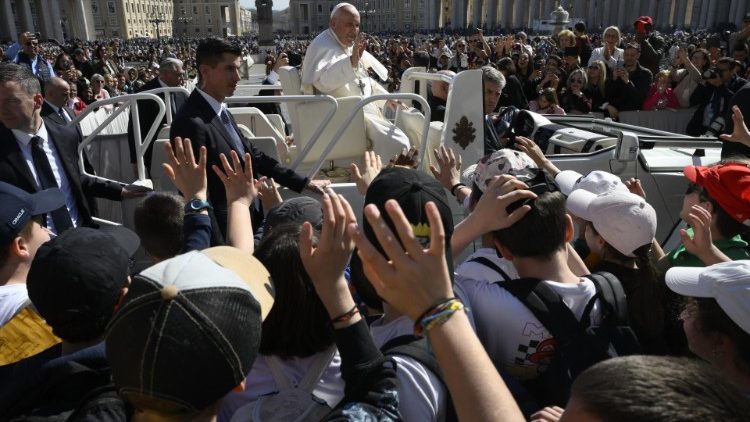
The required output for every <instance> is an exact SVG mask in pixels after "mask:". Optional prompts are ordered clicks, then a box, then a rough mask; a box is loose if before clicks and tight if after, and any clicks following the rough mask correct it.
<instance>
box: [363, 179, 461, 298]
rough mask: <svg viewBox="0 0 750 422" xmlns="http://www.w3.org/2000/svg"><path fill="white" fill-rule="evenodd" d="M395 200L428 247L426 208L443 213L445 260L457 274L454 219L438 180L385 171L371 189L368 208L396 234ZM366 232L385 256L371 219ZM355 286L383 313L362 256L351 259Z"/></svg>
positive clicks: (364, 229) (367, 202)
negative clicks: (391, 206)
mask: <svg viewBox="0 0 750 422" xmlns="http://www.w3.org/2000/svg"><path fill="white" fill-rule="evenodd" d="M389 199H393V200H395V201H396V202H398V205H399V206H400V207H401V210H402V211H403V213H404V215H405V216H406V219H407V220H408V221H409V223H410V224H411V226H412V230H413V231H414V235H415V237H416V238H417V239H418V240H419V241H420V243H422V245H423V246H424V247H427V245H428V244H429V242H430V222H429V220H428V219H427V214H426V213H425V209H424V207H425V205H426V204H427V203H428V202H434V203H435V205H436V206H437V208H438V211H439V212H440V218H441V220H442V223H443V228H444V230H445V257H446V260H447V261H448V270H449V274H453V259H452V254H451V248H450V242H451V235H452V234H453V215H452V213H451V209H450V205H448V197H447V196H446V194H445V190H444V189H443V187H442V186H441V185H440V183H438V181H437V180H435V178H433V177H431V176H428V175H427V174H425V173H423V172H420V171H417V170H414V169H409V168H404V167H393V168H388V169H384V170H383V171H381V172H380V174H379V175H378V176H377V177H376V178H375V179H374V180H373V181H372V183H371V184H370V186H369V187H368V188H367V194H366V195H365V205H368V204H374V205H375V206H377V207H378V210H380V212H381V213H382V215H383V218H384V219H385V221H386V223H387V224H388V227H389V228H390V229H391V231H393V232H394V233H395V232H396V231H395V228H394V225H393V222H392V221H391V219H390V217H389V216H388V214H387V213H386V211H385V203H386V202H387V201H388V200H389ZM363 232H364V234H365V236H366V237H367V239H369V240H370V242H372V244H373V245H374V246H375V248H376V249H377V250H378V251H379V252H380V253H384V251H383V248H382V247H381V246H380V242H378V239H377V237H376V236H375V232H374V231H373V229H372V226H370V224H369V222H368V221H367V219H364V222H363ZM351 282H352V283H353V284H354V286H355V288H356V289H357V293H358V294H359V295H360V297H361V298H362V300H364V301H365V303H366V304H367V305H368V306H370V307H372V308H375V309H382V299H381V298H380V296H378V294H377V293H376V292H375V289H374V288H373V287H372V285H371V284H370V282H369V281H368V280H367V277H366V276H365V275H364V271H363V269H362V262H361V260H360V259H359V255H358V254H356V253H355V254H353V255H352V259H351Z"/></svg>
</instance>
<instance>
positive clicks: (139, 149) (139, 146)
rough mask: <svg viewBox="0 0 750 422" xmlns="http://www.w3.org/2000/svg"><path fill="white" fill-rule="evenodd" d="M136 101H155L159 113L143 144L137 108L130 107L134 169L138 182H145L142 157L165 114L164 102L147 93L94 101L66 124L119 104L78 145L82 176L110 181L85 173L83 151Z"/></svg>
mask: <svg viewBox="0 0 750 422" xmlns="http://www.w3.org/2000/svg"><path fill="white" fill-rule="evenodd" d="M138 100H153V101H156V103H157V105H158V106H159V111H158V112H157V113H156V118H155V119H154V123H152V124H151V128H150V129H149V130H148V133H147V134H146V141H145V142H143V138H141V126H140V124H139V123H140V120H139V116H138V107H130V118H131V121H132V122H133V136H134V138H135V139H136V140H137V141H136V143H135V151H136V160H135V164H136V168H137V170H138V180H145V179H146V166H145V164H144V163H143V155H144V154H145V153H146V150H147V149H148V146H149V144H150V143H151V138H153V136H154V135H155V134H156V131H157V129H158V128H159V126H161V119H162V118H163V117H164V113H165V112H166V106H165V105H164V102H163V101H162V100H161V98H159V96H157V95H154V94H147V93H142V92H141V93H138V94H128V95H122V96H119V97H112V98H107V99H104V100H99V101H94V102H93V103H91V104H89V105H87V106H86V108H85V109H84V110H83V112H82V113H81V114H79V115H78V116H76V118H75V119H73V120H72V121H71V122H69V123H68V125H70V126H72V125H76V124H78V123H80V122H81V120H83V118H84V117H86V116H88V115H89V114H91V113H94V112H95V110H96V109H97V108H99V107H101V106H104V105H109V104H117V103H121V104H120V105H119V106H118V107H117V108H116V109H115V110H114V111H113V112H112V114H111V115H109V116H108V117H107V118H106V119H105V120H104V121H103V122H102V123H101V124H100V125H99V126H98V127H97V128H96V129H94V131H93V132H91V133H90V134H89V135H88V136H86V138H84V139H83V141H82V142H81V143H80V144H79V145H78V166H79V167H80V169H81V173H82V174H88V175H89V176H94V177H98V178H99V179H104V180H110V179H107V178H105V177H101V176H96V175H93V174H89V173H87V172H86V169H85V167H84V165H83V149H84V148H86V146H88V144H90V143H91V142H93V141H94V138H95V137H96V136H97V135H99V133H100V132H101V131H102V130H104V128H105V127H107V125H108V124H110V123H111V122H112V121H113V120H114V119H115V118H116V117H117V116H118V115H119V114H120V113H122V112H123V110H125V108H126V106H130V105H131V104H135V103H136V101H138Z"/></svg>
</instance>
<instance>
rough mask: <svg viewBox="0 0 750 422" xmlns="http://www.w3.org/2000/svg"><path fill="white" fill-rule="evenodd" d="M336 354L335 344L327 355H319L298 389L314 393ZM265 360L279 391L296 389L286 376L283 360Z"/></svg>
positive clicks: (273, 357) (268, 358)
mask: <svg viewBox="0 0 750 422" xmlns="http://www.w3.org/2000/svg"><path fill="white" fill-rule="evenodd" d="M335 354H336V345H335V344H333V345H331V346H330V347H329V348H328V349H327V350H326V352H325V353H320V354H318V356H316V357H315V359H314V360H313V362H312V364H311V365H310V368H309V369H308V370H307V372H306V373H305V376H304V377H302V379H301V380H300V382H299V383H298V384H297V386H296V387H297V388H299V389H301V390H304V391H307V392H308V393H312V391H313V390H314V389H315V386H316V385H317V384H318V382H319V381H320V378H321V377H322V376H323V373H324V372H325V371H326V369H328V366H329V365H330V364H331V361H332V360H333V356H334V355H335ZM265 358H266V363H268V369H270V370H271V376H272V377H273V380H274V382H275V383H276V388H278V390H279V391H283V390H288V389H291V388H295V385H294V383H292V381H290V380H289V377H287V376H286V374H284V371H283V369H282V363H281V359H279V358H278V357H276V356H265Z"/></svg>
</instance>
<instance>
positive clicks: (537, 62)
mask: <svg viewBox="0 0 750 422" xmlns="http://www.w3.org/2000/svg"><path fill="white" fill-rule="evenodd" d="M543 67H544V60H534V70H539V69H541V68H543Z"/></svg>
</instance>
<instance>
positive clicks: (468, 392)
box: [348, 200, 523, 421]
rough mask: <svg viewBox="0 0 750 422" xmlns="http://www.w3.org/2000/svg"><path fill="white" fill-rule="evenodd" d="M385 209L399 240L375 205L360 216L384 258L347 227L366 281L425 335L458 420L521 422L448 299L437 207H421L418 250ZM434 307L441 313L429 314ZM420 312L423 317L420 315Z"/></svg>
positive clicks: (394, 213)
mask: <svg viewBox="0 0 750 422" xmlns="http://www.w3.org/2000/svg"><path fill="white" fill-rule="evenodd" d="M385 209H386V212H387V213H388V215H389V216H390V217H391V219H392V221H393V222H394V224H395V227H396V231H397V233H398V237H396V234H394V233H393V232H391V230H389V229H388V226H387V224H386V223H385V221H384V219H383V217H382V215H381V214H380V212H379V211H378V209H377V207H375V206H374V205H368V206H367V207H366V208H365V211H364V213H365V217H366V218H367V220H368V221H369V222H370V224H371V226H372V227H373V230H374V231H375V235H376V236H377V238H378V241H379V242H380V245H381V246H382V247H383V249H384V251H385V253H386V255H387V257H386V256H383V254H381V253H380V252H378V251H377V249H375V247H374V246H373V245H372V243H370V242H369V240H368V239H367V238H366V237H365V236H364V234H363V233H362V231H361V230H360V228H359V227H358V226H357V225H356V224H350V225H349V227H348V230H349V233H350V234H351V235H352V237H353V238H354V240H355V243H356V244H357V247H358V248H359V256H360V257H361V258H362V263H363V265H364V270H365V274H366V275H367V277H368V279H369V280H370V281H371V282H372V284H373V286H374V287H375V289H376V290H377V292H378V294H379V295H380V296H381V297H383V298H384V299H385V300H386V301H387V302H388V303H389V304H391V305H392V306H394V307H395V308H396V309H398V310H399V311H401V312H403V313H404V314H406V315H408V316H409V318H411V319H412V320H413V321H416V324H415V327H417V326H420V327H422V328H423V330H424V332H425V333H426V334H427V338H428V340H429V341H430V344H431V345H432V348H433V351H434V352H435V357H436V358H437V361H438V363H439V364H440V367H441V369H442V370H443V374H444V377H445V381H446V384H447V385H448V390H449V391H450V393H451V397H452V398H453V403H454V404H455V406H456V411H457V413H458V416H459V418H460V419H461V420H472V421H473V420H503V421H521V420H523V415H522V414H521V411H520V410H519V409H518V406H517V405H516V402H515V400H514V399H513V396H512V395H511V393H510V391H509V390H508V388H507V387H506V385H505V383H504V382H503V380H502V378H501V377H500V375H499V374H498V373H497V370H495V367H494V366H493V364H492V362H491V361H490V358H489V356H487V352H486V351H485V350H484V348H483V347H482V345H481V343H480V342H479V339H478V338H477V336H476V334H474V331H473V330H472V329H471V325H470V324H469V320H468V318H467V316H466V314H465V313H464V310H463V306H462V305H461V303H460V302H459V301H457V300H456V299H455V298H454V297H453V290H452V289H451V282H450V276H449V274H448V265H447V262H446V259H445V252H446V251H445V231H444V228H443V224H442V222H441V221H440V214H439V212H438V210H437V207H436V206H435V204H434V203H431V202H430V203H428V204H427V205H426V206H425V212H426V214H427V217H428V221H429V225H430V246H429V248H428V249H422V245H421V244H420V243H419V241H418V240H417V239H416V237H415V236H414V233H413V231H412V228H411V225H410V224H409V221H408V220H407V219H406V216H404V214H403V212H402V211H401V208H400V207H399V206H398V203H396V201H394V200H389V201H388V202H386V204H385ZM398 239H400V240H401V242H400V243H399V240H398ZM402 244H403V247H402V246H401V245H402ZM446 304H449V305H446ZM442 307H444V308H445V309H443V308H442ZM436 309H437V310H441V309H442V310H441V311H440V312H438V313H434V312H431V311H432V310H436ZM425 314H427V315H428V316H427V317H422V316H423V315H425ZM420 318H421V319H420ZM428 318H431V319H429V320H428Z"/></svg>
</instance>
